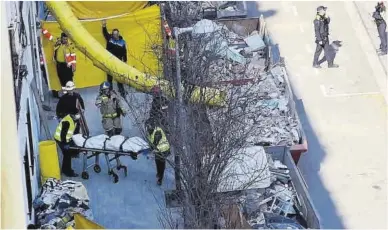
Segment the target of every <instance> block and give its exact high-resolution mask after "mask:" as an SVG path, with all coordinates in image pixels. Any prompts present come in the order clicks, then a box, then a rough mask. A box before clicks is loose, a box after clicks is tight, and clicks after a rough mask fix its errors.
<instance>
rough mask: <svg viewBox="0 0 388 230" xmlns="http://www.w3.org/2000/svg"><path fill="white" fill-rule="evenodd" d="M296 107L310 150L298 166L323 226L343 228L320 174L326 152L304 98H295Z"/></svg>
mask: <svg viewBox="0 0 388 230" xmlns="http://www.w3.org/2000/svg"><path fill="white" fill-rule="evenodd" d="M294 100H295V104H296V109H297V112H298V115H299V118H300V120H301V123H302V127H303V129H304V132H305V134H306V137H307V143H308V149H309V151H308V152H307V153H305V154H303V155H302V157H301V159H300V161H299V164H298V167H299V168H300V170H301V172H302V174H303V177H304V178H305V180H306V183H307V185H308V190H309V193H310V196H311V198H312V199H313V202H314V206H315V207H316V209H317V210H318V213H319V216H320V218H321V225H322V227H323V228H329V229H343V228H344V225H343V223H342V219H341V217H340V216H339V215H338V213H337V210H336V206H335V204H334V202H333V200H332V198H331V196H330V192H329V191H327V189H326V188H325V185H324V184H323V182H322V179H321V177H320V175H319V171H320V168H321V162H322V161H323V160H324V159H325V156H326V152H325V149H324V148H323V147H322V145H321V143H320V141H319V138H318V137H317V135H316V133H315V131H314V130H313V128H312V126H311V123H310V120H309V117H308V114H306V111H305V109H304V104H303V101H302V100H297V99H296V98H294Z"/></svg>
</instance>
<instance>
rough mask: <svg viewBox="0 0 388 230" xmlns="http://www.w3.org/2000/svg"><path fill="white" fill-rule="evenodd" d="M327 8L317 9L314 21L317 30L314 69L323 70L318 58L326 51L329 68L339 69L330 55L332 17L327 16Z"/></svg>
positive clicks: (320, 7)
mask: <svg viewBox="0 0 388 230" xmlns="http://www.w3.org/2000/svg"><path fill="white" fill-rule="evenodd" d="M326 9H327V7H324V6H319V7H318V8H317V15H316V17H315V20H314V30H315V43H316V48H315V53H314V60H313V67H314V68H321V66H320V65H319V63H318V58H319V56H320V55H321V53H322V50H324V55H325V58H326V60H327V62H328V67H329V68H338V65H336V64H334V58H331V57H330V55H329V48H330V45H329V23H330V17H329V16H328V15H327V14H326Z"/></svg>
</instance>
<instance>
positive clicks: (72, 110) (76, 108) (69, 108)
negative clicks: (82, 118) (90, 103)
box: [56, 81, 85, 134]
mask: <svg viewBox="0 0 388 230" xmlns="http://www.w3.org/2000/svg"><path fill="white" fill-rule="evenodd" d="M74 89H75V84H74V82H72V81H68V82H67V83H66V86H65V87H62V90H63V92H64V94H63V96H62V97H61V98H59V101H58V104H57V108H56V115H57V117H58V118H60V119H62V118H64V117H65V116H67V115H69V114H79V113H81V109H82V110H85V104H84V100H83V99H82V97H81V95H80V94H79V93H77V92H75V91H74ZM77 103H79V105H77ZM79 129H80V124H79V120H78V121H77V128H76V130H75V131H74V134H78V133H79Z"/></svg>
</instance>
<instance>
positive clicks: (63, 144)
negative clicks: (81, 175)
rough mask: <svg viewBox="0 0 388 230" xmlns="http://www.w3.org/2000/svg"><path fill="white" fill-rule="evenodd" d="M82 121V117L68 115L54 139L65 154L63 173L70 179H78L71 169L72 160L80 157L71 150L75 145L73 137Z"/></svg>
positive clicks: (60, 124)
mask: <svg viewBox="0 0 388 230" xmlns="http://www.w3.org/2000/svg"><path fill="white" fill-rule="evenodd" d="M78 119H80V115H79V114H76V115H67V116H65V117H64V118H63V119H62V120H61V122H60V123H59V125H58V127H57V129H56V130H55V134H54V139H55V141H56V142H57V144H58V145H59V148H60V149H61V151H62V154H63V161H62V173H63V174H65V176H68V177H77V176H78V174H77V173H75V172H74V170H73V169H72V167H71V158H73V157H76V156H77V155H78V151H77V150H73V149H70V146H71V145H73V140H72V137H73V135H74V131H75V129H76V126H77V122H76V121H77V120H78Z"/></svg>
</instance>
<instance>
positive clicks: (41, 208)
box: [33, 178, 93, 229]
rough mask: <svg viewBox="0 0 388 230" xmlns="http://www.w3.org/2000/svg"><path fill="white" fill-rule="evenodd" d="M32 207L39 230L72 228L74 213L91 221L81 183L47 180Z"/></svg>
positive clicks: (85, 193)
mask: <svg viewBox="0 0 388 230" xmlns="http://www.w3.org/2000/svg"><path fill="white" fill-rule="evenodd" d="M33 206H34V209H35V212H36V216H37V221H36V223H37V227H38V228H40V229H66V228H67V227H69V226H72V227H74V225H75V221H74V214H75V213H80V214H81V215H83V216H85V217H86V218H87V219H89V220H93V214H92V212H91V210H90V208H89V196H88V194H87V191H86V188H85V186H84V185H83V184H82V183H81V182H76V181H70V180H67V181H60V180H57V179H54V178H49V179H47V180H46V182H45V183H44V184H43V186H42V191H41V193H40V196H39V197H37V198H36V199H35V200H34V202H33Z"/></svg>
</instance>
